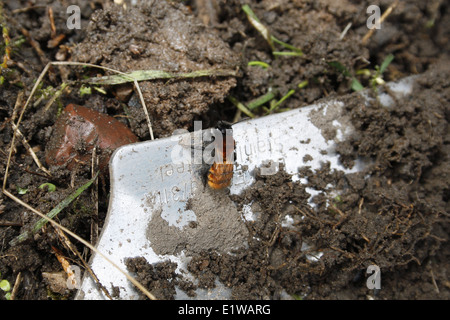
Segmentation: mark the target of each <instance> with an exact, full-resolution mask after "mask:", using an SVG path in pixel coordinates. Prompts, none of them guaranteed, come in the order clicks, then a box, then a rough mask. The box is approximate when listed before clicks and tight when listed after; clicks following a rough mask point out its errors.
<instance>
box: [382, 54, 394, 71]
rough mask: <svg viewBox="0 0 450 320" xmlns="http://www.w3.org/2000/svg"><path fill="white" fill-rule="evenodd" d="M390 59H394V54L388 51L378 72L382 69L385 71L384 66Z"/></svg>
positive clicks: (388, 63) (386, 65) (387, 64)
mask: <svg viewBox="0 0 450 320" xmlns="http://www.w3.org/2000/svg"><path fill="white" fill-rule="evenodd" d="M392 60H394V55H393V54H392V53H390V54H389V55H388V56H387V57H386V58H385V59H384V60H383V63H382V64H381V67H380V74H382V73H383V72H384V71H386V68H387V67H388V66H389V65H390V64H391V62H392Z"/></svg>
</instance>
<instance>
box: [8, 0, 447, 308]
mask: <svg viewBox="0 0 450 320" xmlns="http://www.w3.org/2000/svg"><path fill="white" fill-rule="evenodd" d="M125 3H126V9H125V8H124V6H123V5H114V4H112V3H111V2H109V1H100V0H98V1H82V0H78V1H71V4H75V5H78V6H79V7H80V10H81V29H79V30H77V29H73V30H71V29H68V28H67V26H66V20H67V17H68V14H67V13H66V6H67V4H66V2H65V1H54V0H45V1H44V0H43V1H37V2H36V3H35V4H34V5H32V6H31V5H30V2H29V1H9V0H6V1H4V2H3V8H2V11H1V12H0V14H1V17H0V22H1V23H2V24H3V25H4V26H7V28H8V37H9V38H10V39H11V41H10V43H11V53H10V55H9V56H10V58H9V59H7V60H9V61H8V65H7V68H4V67H2V73H1V75H2V76H3V79H4V80H3V83H2V84H1V85H0V115H1V116H2V118H3V119H4V120H3V122H2V123H1V125H0V136H1V139H0V146H1V150H2V152H1V153H0V157H1V162H0V171H1V173H2V175H3V176H4V175H5V173H6V168H7V159H8V154H9V152H10V147H11V143H12V137H13V128H12V123H13V122H14V123H16V122H17V115H18V114H19V112H20V107H19V110H17V108H15V106H16V105H17V106H21V105H23V104H24V102H25V100H26V99H27V98H28V96H29V95H30V91H31V88H32V87H33V85H34V82H35V81H36V79H37V78H38V77H39V74H40V72H41V71H42V70H43V68H44V66H45V65H46V64H47V62H49V61H55V60H59V61H79V62H89V63H95V64H98V65H102V66H105V67H110V68H113V69H118V70H120V71H122V72H129V71H133V70H143V69H145V70H149V69H156V70H164V71H169V72H191V71H196V70H215V71H218V70H230V71H236V70H237V73H236V76H222V75H220V74H219V73H218V74H217V75H216V76H210V77H199V78H191V79H170V80H167V79H164V80H151V81H142V82H140V86H141V89H142V93H143V96H144V100H145V102H146V105H147V108H148V113H149V115H150V117H151V119H152V124H153V130H154V134H155V137H156V138H160V137H164V136H168V135H171V134H172V132H173V131H174V130H175V129H180V128H188V129H192V127H193V121H194V120H202V121H203V123H204V125H203V127H208V126H213V125H215V123H216V122H217V121H218V120H227V121H236V120H239V119H241V118H242V116H243V115H242V114H241V113H240V112H239V111H237V109H236V107H235V106H234V104H233V103H232V102H231V101H230V100H228V99H227V97H228V96H229V95H231V96H233V97H235V98H236V99H237V100H239V101H242V102H244V103H247V102H250V101H252V100H254V99H255V98H258V97H260V96H261V95H263V94H266V93H267V92H268V91H269V89H271V90H274V92H275V93H276V97H277V100H279V99H281V98H282V97H283V96H284V95H285V94H287V93H288V92H289V90H292V89H295V92H294V94H292V95H290V96H289V98H287V99H286V100H285V101H284V103H283V104H282V108H283V109H294V108H301V107H302V106H305V105H308V104H311V103H312V102H317V101H323V100H326V99H332V98H336V97H345V98H344V99H345V105H346V110H347V111H348V118H349V121H351V123H352V125H353V126H354V127H355V129H356V131H355V132H354V133H353V134H352V135H351V136H350V137H349V138H348V139H346V141H343V142H340V143H339V144H338V148H337V151H338V153H339V156H340V160H341V162H342V163H343V164H344V165H345V166H348V167H351V166H352V165H354V161H355V160H356V159H357V158H358V157H363V158H365V159H369V160H370V161H371V165H370V166H368V167H367V168H366V169H364V171H363V172H359V173H352V174H344V173H343V172H338V171H335V170H330V168H329V166H327V165H326V164H324V166H323V167H322V168H321V169H320V170H317V171H312V170H310V169H309V168H308V167H300V168H299V174H300V176H302V177H306V178H308V179H307V181H308V182H307V183H300V182H292V179H291V176H290V175H288V174H287V173H285V172H284V171H283V170H281V171H280V172H279V173H278V174H276V175H274V176H262V175H258V174H256V182H255V183H254V185H252V186H251V187H250V188H249V189H247V190H245V191H244V192H243V194H241V195H239V196H232V197H229V196H228V195H226V194H225V196H224V197H222V198H221V199H223V203H222V206H221V207H220V210H219V209H218V211H219V212H220V216H219V217H221V215H225V214H228V213H229V212H231V213H233V214H234V215H235V216H236V217H238V216H239V213H240V212H241V210H242V206H243V204H245V203H248V202H249V200H251V201H252V202H253V205H252V209H253V211H254V212H259V214H258V216H259V219H258V220H256V221H246V223H245V226H246V227H247V228H245V229H247V230H244V229H239V230H237V231H236V235H238V237H237V238H236V239H234V240H236V241H237V242H241V240H240V239H243V238H247V242H248V247H245V248H239V249H233V248H235V244H236V243H235V242H227V247H228V248H230V250H232V253H230V254H224V253H223V252H218V250H215V248H210V249H209V250H201V248H202V246H201V244H198V241H199V239H201V237H199V236H198V235H199V234H201V230H199V229H197V228H196V227H198V226H194V225H192V230H191V233H190V234H189V236H188V237H186V238H185V239H181V240H180V241H184V243H191V244H192V245H194V244H195V245H198V247H197V249H196V250H195V255H193V257H192V259H191V261H190V263H189V265H188V269H189V271H190V272H191V273H193V274H194V275H195V276H196V278H197V280H198V282H197V283H196V284H195V285H194V283H193V282H190V280H187V279H184V278H183V277H182V276H180V275H178V274H176V273H175V269H176V266H175V265H174V264H173V263H171V262H165V263H162V264H157V265H149V264H148V263H146V261H144V260H142V258H139V257H130V258H131V259H130V260H129V262H128V268H129V270H130V271H132V272H135V273H136V276H137V279H138V280H140V281H141V282H142V283H143V284H144V285H146V286H147V287H149V288H150V290H151V291H152V292H154V294H155V295H156V296H157V297H159V298H165V299H170V298H173V295H174V292H175V291H174V285H179V286H180V287H181V288H183V290H185V291H186V292H187V293H188V295H191V296H194V290H195V289H196V288H197V287H198V288H211V287H214V285H215V279H216V278H218V279H219V280H220V281H221V282H222V283H223V284H224V285H225V286H227V287H229V288H230V289H231V292H232V297H233V298H236V299H265V298H268V299H292V298H302V299H449V298H450V282H449V280H448V271H447V270H449V269H450V268H449V255H450V252H449V246H448V238H449V236H448V235H449V232H450V229H449V212H450V211H449V198H450V193H449V187H448V181H449V170H450V165H449V154H450V153H449V151H450V150H449V142H450V135H449V132H448V121H449V119H450V113H449V108H448V103H449V100H450V80H449V78H448V74H449V71H450V70H449V69H450V68H449V65H450V64H449V56H448V54H449V52H450V50H449V49H450V43H449V41H448V39H449V32H450V23H449V21H450V19H449V18H450V17H449V15H450V12H449V5H448V3H447V2H445V1H440V0H435V1H428V2H423V1H418V0H409V1H401V2H400V3H399V4H398V5H397V6H396V7H395V8H394V10H393V11H392V13H391V14H390V15H389V17H388V18H387V19H386V21H385V22H383V24H382V29H380V30H377V31H375V32H374V34H373V35H372V37H371V38H370V39H369V41H368V42H367V43H365V44H363V41H362V39H363V37H364V36H365V35H366V34H367V32H368V29H367V26H366V20H367V17H368V15H367V14H366V9H367V7H368V6H369V5H372V4H375V5H379V7H380V8H381V12H384V11H386V10H387V9H388V7H389V6H390V5H391V4H392V3H393V1H370V2H369V1H352V0H340V1H328V0H321V1H283V0H281V1H276V2H274V1H245V2H244V1H238V0H231V1H222V0H216V1H214V0H211V1H200V0H198V1H183V2H176V1H173V2H165V1H164V2H163V1H148V2H146V3H147V4H138V5H137V6H136V7H133V6H132V5H131V3H129V2H127V1H125ZM244 3H248V4H249V5H250V7H251V8H252V10H253V11H254V12H255V14H256V16H257V17H258V18H259V19H260V21H261V23H262V24H263V25H265V26H267V27H268V29H269V30H270V31H271V33H272V34H273V35H274V36H275V37H276V38H277V39H279V40H281V41H283V42H286V43H289V44H291V45H293V46H295V47H297V48H301V50H302V51H303V56H301V57H298V56H274V55H273V54H272V52H271V47H270V46H269V44H268V43H267V41H266V40H265V39H264V38H263V37H262V36H261V34H260V33H259V32H258V31H257V30H256V29H255V28H254V26H252V24H251V23H250V22H249V20H248V19H247V17H246V15H245V13H244V12H243V11H242V5H243V4H244ZM49 8H51V10H50V9H49ZM51 13H52V14H51ZM52 17H53V18H52ZM349 23H351V27H350V29H349V30H348V32H347V33H346V34H345V35H343V38H342V39H340V36H341V35H342V32H343V30H344V29H345V28H346V26H348V24H349ZM53 27H54V28H53ZM5 38H6V37H5V35H4V34H3V36H2V41H1V42H0V54H1V56H2V57H3V56H4V55H6V56H7V55H8V54H7V53H6V51H5V45H4V44H5ZM277 50H279V51H282V50H283V48H281V47H278V46H277ZM390 53H392V54H394V56H395V58H394V60H393V62H392V63H391V64H390V65H389V66H388V68H387V70H386V71H385V73H384V74H383V79H384V80H385V81H391V80H398V79H401V78H403V77H405V76H409V75H414V74H417V75H419V80H418V81H417V83H416V84H415V87H414V90H413V91H412V93H411V94H410V96H408V97H407V98H405V99H402V100H398V101H394V105H392V106H391V107H389V108H386V107H382V106H381V105H380V104H379V103H378V102H377V100H376V99H375V100H373V103H371V105H365V104H364V102H363V101H362V100H361V97H360V95H358V94H356V93H353V94H352V89H351V77H349V76H346V75H344V74H343V72H342V71H340V70H338V69H337V68H334V67H332V66H331V65H330V62H338V63H339V64H340V65H341V66H343V67H345V68H346V69H347V70H349V72H350V73H352V74H353V75H354V76H355V77H357V78H358V80H359V81H360V82H361V84H362V85H363V86H365V87H370V79H368V78H367V77H364V76H363V75H360V74H357V73H356V70H360V69H362V68H369V69H371V70H375V66H377V65H381V64H382V62H383V60H384V59H385V58H386V56H387V55H388V54H390ZM249 61H262V62H265V63H267V64H268V65H269V67H268V68H261V67H258V66H248V62H249ZM2 62H3V59H2ZM99 74H101V75H103V74H107V75H108V74H112V73H109V72H104V71H102V70H99V69H93V68H81V67H68V66H53V67H52V68H51V69H50V71H49V74H48V76H46V77H45V78H44V83H43V85H42V88H41V89H40V90H38V92H37V97H35V99H34V100H33V104H32V105H31V106H29V108H28V109H27V110H26V112H25V114H24V117H23V120H22V122H21V124H20V126H19V128H20V130H21V132H22V133H23V135H24V136H25V138H26V139H27V141H28V143H29V145H30V146H31V147H32V148H33V150H34V152H35V153H36V155H37V157H38V158H39V159H40V160H41V162H42V163H43V164H44V165H45V154H46V148H47V145H48V143H49V141H50V138H51V136H52V130H53V129H52V127H53V125H54V123H55V122H56V119H57V116H58V114H59V111H58V110H61V109H62V108H63V107H64V106H65V105H67V104H69V103H74V104H78V105H84V106H86V107H88V108H91V109H94V110H97V111H99V112H102V113H106V114H109V115H111V116H114V117H116V118H117V119H118V120H119V121H121V122H123V123H124V124H126V125H127V126H128V127H130V129H131V130H132V131H133V133H134V134H135V135H136V136H138V137H139V138H140V139H141V140H142V141H144V140H148V139H150V133H149V129H148V126H147V122H146V117H145V113H144V112H143V110H142V108H141V106H140V104H139V98H138V96H137V93H136V92H134V91H132V90H130V88H129V86H127V85H122V86H110V87H105V88H104V90H105V92H100V91H96V90H93V91H92V93H91V94H88V95H86V94H85V95H81V94H80V90H79V85H75V86H72V89H71V90H65V91H64V93H63V94H62V95H61V96H59V97H58V98H57V99H56V100H55V102H54V103H53V104H52V105H51V106H50V107H49V108H48V109H47V108H45V104H46V102H47V101H48V100H49V97H48V96H45V95H44V91H45V90H43V89H45V88H47V90H48V89H49V88H57V87H58V86H59V85H60V84H61V82H62V81H74V80H81V79H84V78H86V77H90V76H96V75H99ZM303 81H308V85H307V86H306V87H303V88H302V89H299V88H298V87H297V86H298V84H300V83H302V82H303ZM370 90H372V91H373V90H376V89H370ZM372 94H374V93H373V92H372ZM39 97H40V98H41V99H40V100H39V101H37V100H38V98H39ZM35 101H37V102H35ZM279 111H282V110H281V109H280V110H279ZM253 112H254V113H255V114H256V115H257V116H264V114H265V111H264V109H263V108H261V107H260V108H258V109H255V110H253ZM330 138H332V137H330ZM309 158H310V156H309V157H308V155H305V158H304V159H305V160H306V161H307V160H308V159H309ZM299 163H301V162H300V159H299ZM306 165H307V163H306ZM49 170H50V173H51V177H48V176H47V175H46V174H45V172H43V171H42V170H40V169H39V168H38V167H37V165H36V164H35V162H34V160H33V158H32V157H31V156H30V153H29V151H28V150H27V147H26V146H25V145H24V144H23V143H22V140H21V139H16V144H15V149H14V152H13V156H12V159H11V163H10V165H9V172H8V179H7V183H6V185H5V189H6V190H8V191H9V192H11V193H13V194H14V195H15V196H17V197H18V198H20V199H21V200H22V201H23V202H25V203H27V204H29V205H30V206H32V207H34V208H36V209H38V210H40V211H41V212H44V213H46V212H48V211H50V210H51V209H52V208H54V207H55V206H56V205H58V204H59V203H60V202H61V201H62V200H64V199H65V198H66V197H67V196H68V195H69V194H71V193H72V192H73V191H74V190H76V189H77V188H79V187H80V186H82V185H83V184H84V183H86V182H87V181H88V180H89V179H90V178H91V168H90V166H89V165H83V164H79V165H78V166H77V167H76V168H75V169H72V170H68V169H67V168H66V167H65V166H51V167H49ZM46 182H50V183H52V184H54V185H55V186H56V191H53V192H50V191H49V190H48V189H47V188H39V186H40V185H42V184H43V183H46ZM330 184H331V185H334V186H336V187H335V188H334V189H332V190H330V189H329V185H330ZM307 188H313V189H316V190H321V191H323V192H322V193H320V194H319V195H317V196H315V197H313V202H314V203H315V206H314V209H313V208H312V207H311V206H310V205H309V204H308V199H309V198H310V194H309V193H308V191H307V190H308V189H307ZM337 190H338V191H339V195H338V196H337V195H336V191H337ZM108 192H109V185H108V179H107V176H102V179H100V181H99V184H98V187H97V188H91V189H90V191H89V192H84V193H82V194H81V195H80V196H79V197H78V198H77V199H76V201H74V202H72V203H71V204H70V205H69V206H68V207H66V208H65V209H64V210H62V211H61V212H60V213H59V214H58V216H57V218H56V220H57V221H59V222H60V223H61V224H62V225H63V226H65V227H67V228H69V229H70V230H72V231H74V232H76V233H77V234H78V235H80V236H81V237H83V238H84V239H96V232H93V231H92V230H94V228H92V223H94V222H95V224H96V225H98V228H99V230H101V227H102V224H103V221H104V218H105V215H106V212H107V206H108ZM213 196H214V195H213ZM233 202H234V203H233ZM190 205H192V206H197V207H198V208H203V210H204V212H205V216H204V218H205V219H217V221H218V223H219V224H220V219H219V218H217V216H214V215H211V213H215V212H212V210H213V209H211V208H208V207H205V205H204V204H202V203H191V204H190ZM227 205H229V206H230V209H229V210H228V211H229V212H227V208H226V206H227ZM214 210H216V209H214ZM37 220H38V217H37V216H36V215H34V214H33V213H32V212H31V211H30V210H28V209H26V208H25V207H24V206H22V205H21V204H19V203H17V202H15V201H13V200H12V199H10V198H8V197H7V196H6V195H5V194H4V193H2V194H1V198H0V239H1V241H0V279H6V280H8V281H9V282H10V283H11V285H13V284H14V283H15V281H16V279H18V278H21V280H20V283H19V285H18V290H17V292H16V293H15V298H16V299H56V298H69V299H70V298H73V296H74V292H71V293H70V294H66V295H63V296H61V295H57V294H55V293H53V292H51V290H49V287H50V286H49V285H48V284H47V283H46V282H44V281H43V276H42V274H43V273H53V272H55V273H56V272H60V271H61V270H62V266H61V264H60V262H59V261H58V259H57V257H56V254H55V250H54V249H52V247H55V248H58V249H59V250H61V251H63V252H64V255H65V256H66V257H67V258H68V259H71V261H77V263H79V259H78V257H76V256H75V255H74V254H73V252H72V251H71V250H70V248H69V247H68V246H67V244H66V243H67V240H66V239H61V238H60V236H59V235H58V233H56V232H55V230H54V229H53V227H51V226H45V227H44V228H43V229H42V230H41V231H39V232H37V233H35V234H34V235H33V236H32V237H31V238H29V239H28V240H26V241H24V242H21V243H13V244H11V241H12V240H13V239H15V238H16V237H17V236H18V235H20V234H22V233H23V232H24V231H29V230H30V229H31V228H32V226H33V225H34V223H35V222H36V221H37ZM288 222H289V223H288ZM218 230H220V229H219V228H218ZM226 231H227V232H226V233H227V234H228V235H230V234H231V235H232V234H233V230H226ZM170 234H171V232H170V230H162V235H164V237H165V236H167V235H170ZM226 239H228V240H229V239H230V238H229V237H227V238H226ZM92 241H95V240H92ZM72 242H73V244H74V245H75V246H76V247H77V248H78V251H79V252H81V253H82V255H83V257H84V258H85V259H88V258H89V255H90V253H89V252H88V250H86V249H84V248H83V246H82V245H81V244H78V243H77V242H76V241H75V240H73V239H72ZM169 244H170V243H169ZM171 245H172V246H171V247H166V248H165V250H176V242H175V243H172V244H171ZM174 248H175V249H174ZM163 249H164V247H163ZM374 264H375V265H377V266H379V268H380V270H381V275H382V287H381V290H370V289H368V288H367V286H366V280H367V274H366V270H367V267H368V266H369V265H374ZM19 274H20V277H18V275H19ZM0 299H5V296H4V294H3V293H2V292H0Z"/></svg>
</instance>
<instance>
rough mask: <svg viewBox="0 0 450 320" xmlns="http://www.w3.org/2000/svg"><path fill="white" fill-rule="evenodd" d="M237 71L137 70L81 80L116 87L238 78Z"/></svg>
mask: <svg viewBox="0 0 450 320" xmlns="http://www.w3.org/2000/svg"><path fill="white" fill-rule="evenodd" d="M236 75H237V71H236V70H223V69H208V70H197V71H193V72H180V73H177V72H166V71H161V70H137V71H132V72H130V73H127V74H115V75H111V76H104V77H96V78H89V79H86V80H81V81H80V82H81V83H90V84H97V85H116V84H122V83H127V82H134V80H137V81H146V80H155V79H187V78H198V77H228V76H236Z"/></svg>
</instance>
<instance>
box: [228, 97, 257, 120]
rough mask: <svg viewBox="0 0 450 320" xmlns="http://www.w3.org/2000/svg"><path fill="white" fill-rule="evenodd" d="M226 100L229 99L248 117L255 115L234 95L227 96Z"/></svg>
mask: <svg viewBox="0 0 450 320" xmlns="http://www.w3.org/2000/svg"><path fill="white" fill-rule="evenodd" d="M228 100H230V101H231V102H232V103H233V104H234V105H235V106H236V108H238V109H239V110H241V111H242V112H243V113H245V114H246V115H247V116H248V117H250V118H254V117H255V115H254V114H253V113H252V112H251V111H250V110H248V108H247V107H246V106H245V105H244V104H243V103H241V102H239V101H238V100H237V99H236V98H235V97H233V96H228Z"/></svg>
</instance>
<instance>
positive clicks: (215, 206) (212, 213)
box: [147, 189, 248, 256]
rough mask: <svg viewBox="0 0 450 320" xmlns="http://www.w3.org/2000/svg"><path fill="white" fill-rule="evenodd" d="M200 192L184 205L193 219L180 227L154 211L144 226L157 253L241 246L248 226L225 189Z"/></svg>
mask: <svg viewBox="0 0 450 320" xmlns="http://www.w3.org/2000/svg"><path fill="white" fill-rule="evenodd" d="M200 193H201V194H199V195H198V196H196V197H194V198H190V199H189V201H188V203H187V204H186V209H187V210H193V211H194V212H195V215H196V220H195V221H190V222H189V223H188V224H187V225H186V226H184V227H183V228H179V227H177V226H170V225H169V224H168V222H167V221H166V220H164V219H163V218H162V217H161V212H160V211H158V210H156V211H155V212H154V214H153V216H152V219H151V221H150V223H149V225H148V227H147V239H148V240H149V241H150V243H151V245H152V249H153V250H154V251H155V253H156V254H158V255H166V254H169V255H176V254H179V253H180V252H181V251H183V250H185V254H186V255H187V256H191V255H193V254H196V253H198V252H200V251H202V250H204V249H210V250H215V251H217V252H229V251H230V250H233V249H236V248H238V247H241V246H243V245H244V243H245V240H246V238H247V236H248V233H247V229H246V228H245V226H244V225H243V223H242V221H241V218H240V214H239V212H238V211H237V210H236V207H235V205H234V203H233V202H232V201H231V200H230V198H229V197H228V195H227V193H228V190H221V191H219V192H212V191H211V190H209V189H206V190H204V191H203V192H200ZM225 216H226V217H227V218H226V219H224V218H223V217H225Z"/></svg>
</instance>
